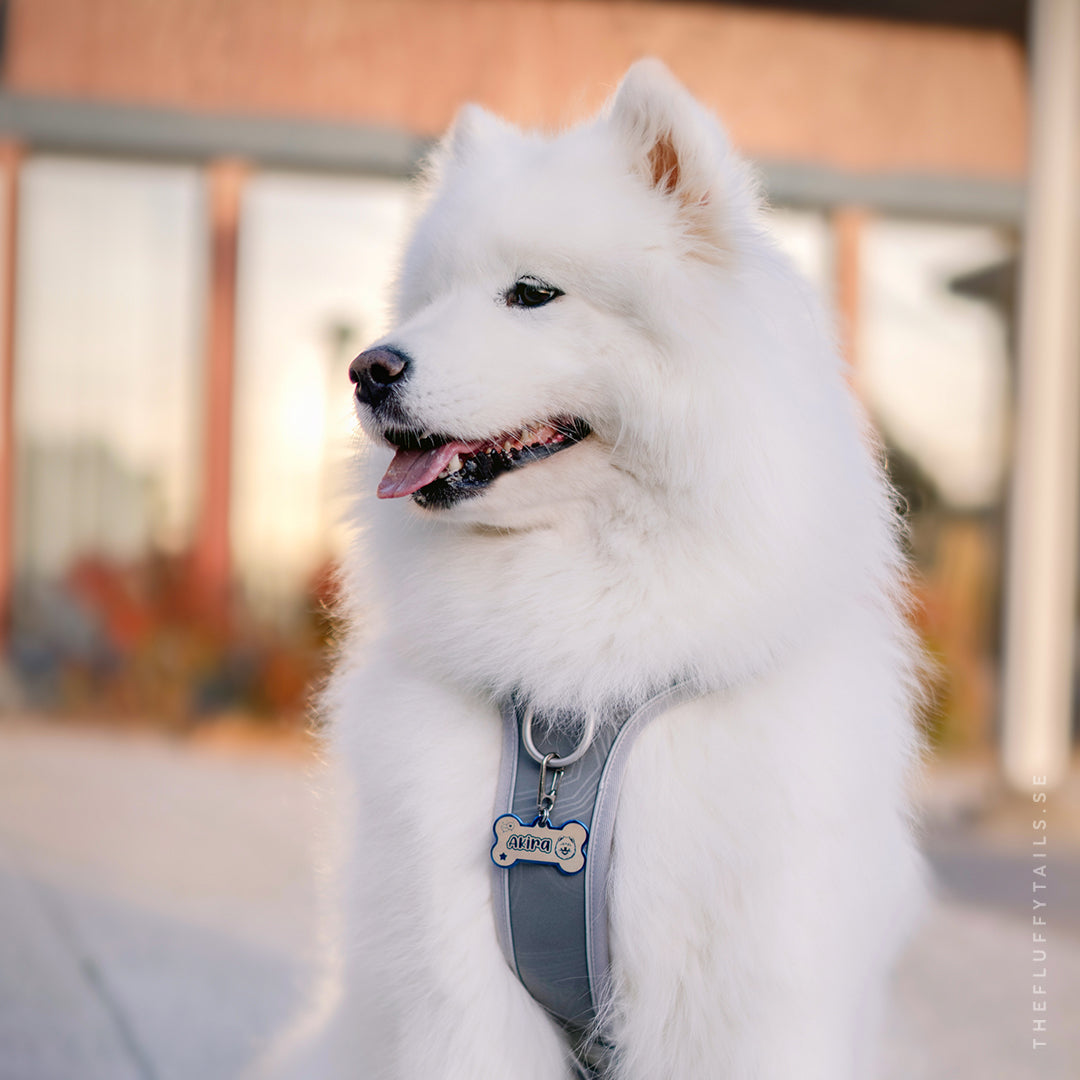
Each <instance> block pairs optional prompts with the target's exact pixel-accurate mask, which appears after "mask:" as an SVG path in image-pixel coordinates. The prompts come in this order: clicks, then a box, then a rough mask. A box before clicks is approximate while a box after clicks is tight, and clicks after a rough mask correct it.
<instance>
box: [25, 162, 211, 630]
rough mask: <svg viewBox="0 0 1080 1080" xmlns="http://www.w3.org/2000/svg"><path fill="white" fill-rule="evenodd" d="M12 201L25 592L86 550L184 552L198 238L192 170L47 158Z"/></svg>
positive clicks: (201, 263)
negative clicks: (15, 228)
mask: <svg viewBox="0 0 1080 1080" xmlns="http://www.w3.org/2000/svg"><path fill="white" fill-rule="evenodd" d="M19 196H20V202H19V235H18V267H17V282H18V288H17V300H16V335H17V337H16V376H15V384H16V385H15V413H16V440H17V443H16V445H17V468H18V474H17V485H16V492H17V494H16V507H15V521H16V537H15V561H16V563H15V569H16V580H17V582H19V583H21V585H23V586H27V585H33V583H35V582H37V583H43V582H55V581H58V580H60V579H62V578H63V576H64V575H65V574H67V573H68V572H69V571H70V570H71V568H72V566H73V565H74V564H75V563H77V562H78V561H79V560H80V559H82V558H83V557H85V556H93V557H95V558H101V559H104V560H107V561H109V562H110V563H113V564H128V563H131V562H133V561H135V560H138V559H139V558H141V557H142V556H144V555H146V554H147V553H148V552H149V551H151V550H162V551H166V552H177V551H180V550H182V549H183V548H184V547H185V546H186V544H187V542H188V540H189V538H190V534H191V530H192V524H193V517H194V512H195V498H196V487H197V470H198V456H197V453H196V440H197V438H198V394H199V381H200V376H201V371H202V365H201V355H202V330H203V325H202V292H203V282H204V280H205V261H206V245H205V240H204V230H203V227H202V219H203V215H204V204H203V186H202V179H201V176H200V174H199V172H198V171H197V170H196V169H194V168H185V167H173V166H162V165H155V164H134V163H122V162H112V161H96V160H86V159H79V158H68V157H53V156H41V157H35V158H32V159H30V160H29V161H28V162H26V164H25V165H24V167H23V169H22V173H21V177H20V188H19ZM30 591H31V592H33V589H32V588H31V590H30ZM20 595H22V596H23V598H24V599H25V598H26V596H27V592H26V589H25V588H23V589H22V591H21V593H20ZM16 618H18V611H16Z"/></svg>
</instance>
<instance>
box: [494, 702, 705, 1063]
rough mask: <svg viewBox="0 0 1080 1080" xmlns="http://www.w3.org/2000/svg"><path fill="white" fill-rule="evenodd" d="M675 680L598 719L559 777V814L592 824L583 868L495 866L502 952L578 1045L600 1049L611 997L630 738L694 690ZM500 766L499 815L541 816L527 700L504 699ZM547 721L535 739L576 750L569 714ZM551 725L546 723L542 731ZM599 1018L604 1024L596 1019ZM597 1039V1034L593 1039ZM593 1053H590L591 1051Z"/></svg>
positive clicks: (547, 746) (559, 750)
mask: <svg viewBox="0 0 1080 1080" xmlns="http://www.w3.org/2000/svg"><path fill="white" fill-rule="evenodd" d="M693 694H694V691H693V690H692V689H691V687H690V686H688V685H687V684H684V683H680V684H676V685H675V686H672V687H670V688H668V689H666V690H663V691H661V692H660V693H657V694H655V695H654V696H653V697H651V698H649V699H648V700H647V701H646V702H645V703H644V704H642V705H639V706H638V707H637V708H634V709H630V708H623V709H621V710H617V711H616V715H615V717H614V722H611V721H610V720H609V721H608V722H606V723H604V724H600V725H597V729H596V732H595V734H594V736H593V739H592V742H591V744H590V746H589V748H588V750H587V751H586V752H585V754H584V755H583V756H582V757H581V759H580V760H578V761H576V762H574V763H573V764H572V765H568V766H567V767H566V769H565V770H564V772H563V775H562V778H561V779H560V781H559V790H558V800H557V803H556V806H555V809H554V811H553V819H554V821H556V822H558V823H559V824H561V823H563V822H566V821H579V822H581V823H582V824H583V825H584V826H585V827H586V828H587V829H588V830H589V838H588V842H587V857H586V860H585V869H584V870H583V871H582V872H580V873H577V874H564V873H562V872H560V870H559V869H558V868H557V867H555V866H551V865H544V864H541V863H535V862H516V863H514V865H512V866H509V867H498V866H493V867H492V873H493V875H494V894H493V895H494V910H495V923H496V929H497V932H498V937H499V944H500V945H501V947H502V951H503V954H504V956H505V957H506V961H507V963H508V964H509V965H510V967H511V969H512V970H513V971H514V972H515V973H516V974H517V976H518V978H519V979H520V980H521V982H522V983H523V984H524V986H525V988H526V989H527V990H528V991H529V993H530V994H532V996H533V997H534V998H535V999H536V1000H537V1001H538V1002H540V1004H541V1005H543V1006H544V1008H545V1009H547V1011H548V1012H549V1013H551V1015H552V1016H553V1017H555V1018H556V1019H557V1020H559V1021H560V1022H561V1023H562V1025H563V1027H564V1028H566V1030H567V1032H568V1034H569V1035H570V1036H571V1039H572V1041H573V1042H575V1043H581V1044H585V1045H589V1044H592V1045H593V1049H594V1050H600V1051H602V1050H603V1047H604V1042H603V1037H602V1032H599V1033H597V1032H596V1027H597V1026H601V1027H602V1022H603V1017H604V1016H605V1014H606V1009H607V1007H608V1005H609V1002H610V991H611V971H610V967H611V957H610V952H609V945H608V918H607V880H608V871H609V869H610V866H611V848H612V839H613V837H614V833H615V809H616V806H617V805H618V801H619V789H620V787H621V784H622V778H623V774H624V772H625V770H626V763H627V761H628V760H629V757H630V750H631V748H632V746H633V743H634V740H635V739H636V738H637V736H638V735H639V734H640V733H641V731H643V730H644V728H645V726H646V725H647V724H648V723H649V721H651V720H653V719H655V718H656V717H657V716H659V715H660V714H661V713H662V712H664V711H665V710H666V709H669V708H671V707H672V706H673V705H676V704H678V703H680V702H682V701H685V700H687V699H688V698H690V697H692V696H693ZM502 716H503V746H502V765H501V769H500V775H499V786H498V792H497V797H496V802H495V814H496V817H498V816H499V815H501V814H504V813H511V814H515V815H517V817H519V818H520V819H521V820H522V821H523V822H530V821H532V820H533V818H535V817H536V801H537V794H536V793H537V784H538V781H539V778H540V766H539V765H538V764H537V763H536V762H535V761H533V759H532V758H531V757H530V756H529V754H528V752H527V751H526V749H525V746H524V743H523V741H522V720H523V716H524V703H522V702H520V701H517V700H516V698H511V699H510V700H508V701H506V702H504V704H503V708H502ZM556 719H557V720H558V721H559V723H558V724H551V723H549V724H547V725H544V723H543V721H542V720H540V718H538V721H537V723H536V724H535V729H536V731H537V732H538V737H537V742H538V743H539V744H540V745H541V746H542V747H543V750H544V752H545V753H548V752H553V753H556V754H558V755H560V756H565V755H566V754H569V753H570V752H571V751H572V750H573V748H574V740H575V727H580V726H581V725H580V724H578V725H575V724H574V723H573V722H572V720H573V718H572V717H566V716H560V717H557V718H556ZM545 726H546V728H547V730H546V732H545ZM597 1018H600V1021H601V1023H600V1025H597ZM597 1036H599V1037H597ZM590 1057H592V1055H590ZM595 1068H596V1064H595V1063H594V1064H593V1065H591V1066H590V1065H582V1064H581V1063H579V1069H584V1071H583V1072H582V1073H581V1075H582V1076H597V1075H599V1073H597V1072H595V1071H593V1069H595Z"/></svg>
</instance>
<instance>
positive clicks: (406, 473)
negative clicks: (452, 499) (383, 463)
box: [378, 442, 481, 499]
mask: <svg viewBox="0 0 1080 1080" xmlns="http://www.w3.org/2000/svg"><path fill="white" fill-rule="evenodd" d="M478 445H481V444H478V443H463V442H448V443H444V444H443V445H442V446H437V447H436V448H435V449H434V450H398V452H397V453H396V454H395V455H394V460H393V461H391V462H390V468H389V469H387V470H386V475H385V476H384V477H383V478H382V479H381V480H380V481H379V490H378V496H379V498H380V499H400V498H401V497H402V496H403V495H411V494H412V493H413V492H414V491H419V490H420V489H421V488H422V487H426V486H427V485H428V484H430V483H431V481H432V480H434V479H435V477H437V476H438V475H439V473H441V472H442V471H443V469H445V468H446V466H447V463H448V462H449V461H450V459H451V458H452V457H453V456H454V455H455V454H462V453H468V452H469V450H470V448H473V449H474V448H475V447H476V446H478Z"/></svg>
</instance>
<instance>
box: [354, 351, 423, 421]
mask: <svg viewBox="0 0 1080 1080" xmlns="http://www.w3.org/2000/svg"><path fill="white" fill-rule="evenodd" d="M408 370H409V358H408V357H407V356H406V355H405V353H403V352H402V351H401V350H400V349H395V348H394V347H393V346H391V345H383V346H381V347H380V348H378V349H368V350H367V351H366V352H362V353H361V354H360V355H359V356H358V357H357V358H356V359H355V360H354V361H353V362H352V363H351V364H350V365H349V378H350V379H351V380H352V382H353V383H354V384H355V385H356V396H357V398H359V400H360V401H362V402H363V403H364V404H365V405H370V406H371V407H372V408H373V409H377V408H378V407H379V406H380V405H381V404H382V403H383V402H384V401H385V400H386V399H387V398H388V397H389V396H390V393H391V392H392V391H393V389H394V387H395V386H396V385H397V384H398V383H400V382H401V381H402V380H403V379H404V378H405V375H406V374H407V373H408Z"/></svg>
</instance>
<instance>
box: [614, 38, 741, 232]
mask: <svg viewBox="0 0 1080 1080" xmlns="http://www.w3.org/2000/svg"><path fill="white" fill-rule="evenodd" d="M609 123H610V124H611V125H612V126H613V128H614V130H615V132H616V134H617V137H618V138H619V140H620V141H621V142H622V144H623V146H624V147H625V149H626V151H627V152H628V153H629V158H630V165H631V168H632V169H633V170H634V172H636V173H637V174H638V175H639V176H641V177H642V179H643V180H644V181H645V182H646V183H647V184H648V185H649V186H650V187H651V188H653V189H654V190H655V191H657V192H658V193H659V194H660V195H662V196H664V197H665V198H670V199H674V200H676V201H677V203H678V204H679V211H680V215H681V216H682V217H683V219H684V220H685V221H686V223H687V225H688V226H689V229H690V233H691V235H692V236H693V237H694V238H696V239H697V240H699V241H704V242H706V243H707V244H709V245H710V246H715V245H719V244H721V243H722V240H723V236H722V233H723V225H724V221H725V219H727V218H728V216H729V213H730V211H731V210H732V209H733V207H732V196H735V197H736V198H735V201H738V202H742V199H740V198H738V195H739V194H740V192H738V191H731V190H730V188H731V187H733V186H734V187H735V188H743V187H745V182H744V181H745V167H744V166H743V165H742V163H741V162H739V161H738V160H737V159H736V158H735V155H734V154H733V153H732V151H731V148H730V145H729V144H728V141H727V136H726V135H725V134H724V131H723V129H722V128H721V127H720V124H719V122H718V121H716V120H715V118H714V117H712V116H711V115H710V114H709V113H708V112H707V111H706V110H705V109H704V108H703V107H702V106H701V105H700V104H699V103H698V102H697V101H696V100H695V99H694V98H693V97H692V96H691V94H690V93H689V92H688V91H687V90H686V89H685V88H684V87H683V86H682V84H681V83H679V82H678V80H677V79H676V78H675V77H674V76H673V75H672V74H671V72H670V71H668V69H667V68H666V67H665V66H664V64H662V63H661V62H660V61H659V60H653V59H647V60H639V61H637V63H635V64H634V65H633V66H632V67H631V68H630V70H629V71H628V72H627V73H626V75H625V76H624V78H623V80H622V82H621V83H620V84H619V88H618V90H616V92H615V96H614V98H613V100H612V102H611V109H610V114H609ZM733 181H734V184H733V183H732V182H733Z"/></svg>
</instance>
